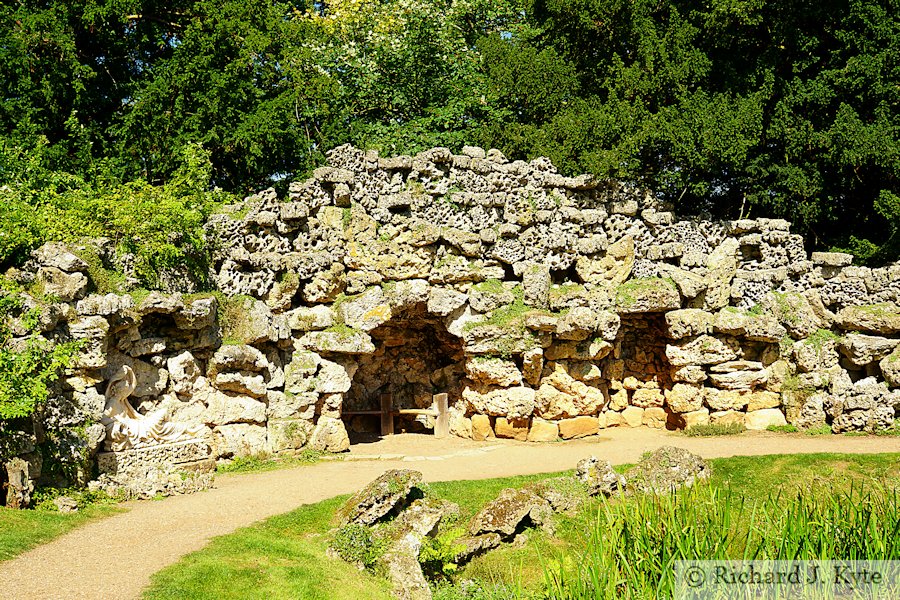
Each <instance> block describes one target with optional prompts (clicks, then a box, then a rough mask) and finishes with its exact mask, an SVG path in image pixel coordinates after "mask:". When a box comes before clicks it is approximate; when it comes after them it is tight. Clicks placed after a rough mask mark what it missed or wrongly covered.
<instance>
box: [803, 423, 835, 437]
mask: <svg viewBox="0 0 900 600" xmlns="http://www.w3.org/2000/svg"><path fill="white" fill-rule="evenodd" d="M831 434H832V431H831V425H827V424H826V425H819V426H818V427H811V428H810V429H807V430H806V435H831Z"/></svg>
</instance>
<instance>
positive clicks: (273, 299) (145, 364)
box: [16, 147, 900, 457]
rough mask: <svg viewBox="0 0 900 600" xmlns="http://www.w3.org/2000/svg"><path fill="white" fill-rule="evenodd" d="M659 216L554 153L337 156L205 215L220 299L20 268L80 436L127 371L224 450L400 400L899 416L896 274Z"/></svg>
mask: <svg viewBox="0 0 900 600" xmlns="http://www.w3.org/2000/svg"><path fill="white" fill-rule="evenodd" d="M668 208H669V207H667V206H665V205H663V204H662V203H660V202H659V201H658V200H657V199H656V198H655V197H654V196H653V195H652V194H651V193H649V192H646V191H643V190H639V189H635V188H631V187H629V186H626V185H622V184H619V183H616V182H608V181H597V180H595V179H593V178H592V177H590V176H587V175H582V176H579V177H574V178H571V177H564V176H561V175H559V174H558V173H557V172H556V171H555V169H554V168H553V166H552V164H550V162H549V161H548V160H547V159H543V158H541V159H536V160H534V161H531V162H528V163H526V162H522V161H513V162H509V161H507V160H506V159H505V158H504V157H503V156H502V155H501V154H500V153H499V152H497V151H496V150H491V151H489V152H487V153H485V152H484V151H483V150H481V149H479V148H465V149H464V152H463V154H461V155H454V154H452V153H451V152H450V151H448V150H446V149H442V148H436V149H433V150H430V151H427V152H423V153H421V154H419V155H416V156H413V157H409V156H399V157H392V158H382V157H379V156H378V155H377V154H376V153H374V152H363V151H360V150H357V149H354V148H351V147H341V148H338V149H336V150H334V151H332V152H331V153H330V155H329V164H328V166H326V167H322V168H320V169H317V170H316V171H315V172H314V174H313V176H312V177H311V178H310V179H308V180H306V181H303V182H295V183H293V184H291V185H290V192H289V194H288V196H287V197H284V198H279V197H278V196H277V194H276V193H275V192H274V191H273V190H266V191H263V192H260V193H258V194H256V195H254V196H251V197H249V198H247V199H246V200H245V201H244V203H242V204H241V205H237V206H231V207H227V209H226V210H225V211H224V212H223V213H222V214H218V215H215V216H214V217H212V218H211V219H210V221H209V224H208V232H209V238H210V240H211V242H212V243H213V246H214V248H215V252H214V261H213V262H214V268H213V279H214V281H215V283H216V285H217V287H218V289H219V290H220V291H221V292H222V293H223V295H219V296H216V297H206V298H203V297H181V296H180V295H171V294H162V293H153V294H150V295H149V296H146V297H138V298H134V297H131V296H115V295H108V296H97V295H86V294H87V292H88V290H89V285H90V283H89V281H88V278H87V277H86V276H85V273H86V271H87V268H86V265H85V264H84V263H83V262H82V261H80V259H78V258H77V257H76V256H74V255H73V254H71V253H69V252H68V251H67V250H66V249H64V248H62V247H60V246H59V245H49V246H47V247H44V248H42V249H41V250H39V251H37V252H36V253H35V256H34V260H33V261H32V262H31V263H30V264H29V265H28V266H27V268H26V269H25V270H24V271H22V272H19V273H16V276H17V277H18V278H19V279H20V280H24V281H26V282H27V281H34V282H37V283H39V284H40V286H41V289H43V290H44V291H45V292H47V293H50V294H55V295H56V296H58V297H59V298H60V300H61V302H60V303H58V304H56V305H54V306H53V307H51V308H48V309H46V311H49V312H48V315H47V323H46V327H45V329H46V331H47V332H48V335H63V336H70V337H75V338H80V339H84V340H86V344H87V345H86V347H85V352H84V355H83V357H82V359H81V361H80V362H79V365H78V369H77V370H76V372H75V373H73V374H72V375H71V376H70V377H69V378H68V379H67V380H66V390H65V391H64V394H63V396H64V397H65V398H68V399H69V400H70V401H71V403H72V404H73V405H74V406H76V407H79V408H78V410H80V411H82V413H83V415H82V417H83V418H82V417H78V418H74V420H73V421H72V422H73V423H74V424H77V423H82V424H83V423H96V422H97V421H99V417H100V413H101V412H102V410H103V404H104V395H103V394H104V390H105V382H106V381H107V380H108V379H109V376H110V375H109V374H110V373H111V372H112V371H114V370H115V368H117V367H118V366H119V365H121V364H125V363H127V364H129V365H131V366H132V367H133V368H134V370H135V372H136V374H137V377H138V380H139V385H138V388H137V389H136V391H135V393H134V394H133V397H132V403H133V404H134V405H135V406H136V408H138V410H139V411H141V412H143V413H149V412H150V411H153V410H159V409H160V408H163V409H165V411H166V412H167V414H168V416H169V418H170V419H171V420H173V421H185V422H193V423H199V424H203V425H204V426H205V427H206V428H207V431H208V437H209V439H210V440H211V446H212V449H213V450H212V451H213V453H214V455H215V456H218V457H229V456H233V455H239V454H252V453H257V452H262V451H267V452H282V451H293V450H297V449H300V448H303V447H306V446H312V447H315V448H319V449H323V450H330V451H337V450H342V449H345V448H346V447H347V443H348V439H347V433H346V428H347V425H348V424H349V425H352V427H353V428H356V429H360V430H365V429H366V428H367V427H369V426H367V425H366V423H365V422H364V420H359V419H356V420H354V418H350V417H347V416H346V415H344V414H343V413H344V412H345V411H346V412H350V411H358V410H366V409H373V408H374V407H377V402H378V395H379V394H380V393H385V392H387V393H391V394H392V396H393V397H394V398H395V405H397V406H398V407H409V408H412V407H420V408H421V407H425V406H427V405H428V403H429V401H430V396H431V394H433V393H438V392H447V393H448V394H449V395H450V401H451V406H452V421H451V429H452V432H453V433H455V434H456V435H460V436H464V437H474V438H476V439H484V438H488V437H491V436H500V437H516V438H520V439H529V440H536V441H537V440H550V439H557V437H560V436H561V437H563V438H571V437H578V436H583V435H589V434H592V433H596V432H597V431H598V430H599V429H602V428H604V427H614V426H619V427H629V426H631V427H633V426H641V425H645V426H650V427H669V428H680V427H685V426H689V425H692V424H697V423H707V422H739V423H743V424H745V425H746V426H747V427H749V428H755V429H759V428H765V427H766V426H768V425H770V424H783V423H785V422H790V423H794V424H797V425H799V426H803V427H816V426H821V425H826V424H827V425H830V426H831V427H832V429H833V430H834V431H837V432H839V431H848V430H866V431H871V430H873V429H877V428H882V427H886V426H889V425H890V424H891V423H892V422H893V419H894V418H896V417H897V415H898V410H900V391H898V390H896V387H897V386H900V350H897V348H898V345H900V310H898V308H897V304H898V295H900V267H898V266H891V267H887V268H881V269H869V268H862V267H854V266H852V264H851V263H852V257H851V256H850V255H846V254H836V253H813V254H812V256H808V255H807V253H806V251H805V250H804V247H803V241H802V238H801V237H800V236H799V235H795V234H791V233H790V225H789V223H787V222H786V221H782V220H775V219H753V220H740V221H732V222H710V221H703V220H678V219H677V218H676V216H675V215H674V214H673V213H672V212H670V210H668ZM75 253H76V254H77V251H76V252H75ZM79 418H80V419H81V420H80V421H79ZM102 437H103V436H102V435H101V434H100V433H98V432H95V435H94V436H93V438H91V439H92V440H93V442H91V443H94V444H95V445H96V446H99V445H100V444H102Z"/></svg>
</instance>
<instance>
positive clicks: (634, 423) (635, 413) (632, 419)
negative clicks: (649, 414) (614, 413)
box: [622, 406, 644, 427]
mask: <svg viewBox="0 0 900 600" xmlns="http://www.w3.org/2000/svg"><path fill="white" fill-rule="evenodd" d="M622 418H623V419H624V420H625V424H626V425H628V426H629V427H640V426H641V425H642V424H643V422H644V409H643V408H639V407H637V406H629V407H627V408H626V409H625V410H623V411H622Z"/></svg>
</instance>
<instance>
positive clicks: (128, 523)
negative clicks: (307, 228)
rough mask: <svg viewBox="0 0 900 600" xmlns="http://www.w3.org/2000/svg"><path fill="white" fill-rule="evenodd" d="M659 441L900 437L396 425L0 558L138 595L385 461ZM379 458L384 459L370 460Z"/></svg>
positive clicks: (556, 453)
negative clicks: (521, 432) (439, 433)
mask: <svg viewBox="0 0 900 600" xmlns="http://www.w3.org/2000/svg"><path fill="white" fill-rule="evenodd" d="M664 444H674V445H678V446H681V447H683V448H687V449H689V450H691V451H693V452H696V453H698V454H700V455H701V456H704V457H706V458H715V457H723V456H734V455H760V454H782V453H810V452H845V453H875V452H900V438H889V437H880V438H876V437H853V438H848V437H843V436H841V437H838V436H822V437H810V436H806V435H797V436H793V435H790V436H788V435H781V434H771V433H765V432H763V433H754V434H745V435H742V436H740V437H721V438H687V437H684V436H681V435H676V434H671V433H667V432H662V431H656V430H650V429H630V430H629V429H622V430H615V429H610V430H607V431H604V432H603V435H602V436H600V437H594V438H590V439H587V440H576V441H571V442H562V443H552V444H541V445H538V444H526V443H521V442H514V441H508V440H492V441H489V442H482V443H476V442H471V441H466V440H460V439H455V438H454V439H447V440H436V439H434V438H433V437H431V436H425V435H396V436H392V437H390V438H385V439H384V440H381V441H378V442H375V443H372V444H358V445H355V446H354V447H353V449H352V451H351V453H350V455H349V456H348V457H347V460H343V461H323V462H321V463H318V464H316V465H312V466H307V467H298V468H293V469H284V470H279V471H270V472H265V473H252V474H242V475H226V476H221V477H219V478H218V479H217V480H216V487H215V488H214V489H211V490H207V491H205V492H201V493H198V494H193V495H190V496H178V497H173V498H167V499H165V500H163V501H160V502H150V501H145V502H132V503H129V504H127V505H126V506H127V507H128V508H129V509H130V510H128V512H125V513H122V514H118V515H114V516H112V517H109V518H106V519H102V520H99V521H96V522H93V523H90V524H88V525H86V526H84V527H81V528H79V529H76V530H74V531H71V532H69V533H68V534H66V535H64V536H62V537H60V538H58V539H56V540H54V541H52V542H50V543H48V544H45V545H43V546H39V547H37V548H34V549H33V550H31V551H29V552H26V553H24V554H22V555H20V556H19V557H17V558H15V559H12V560H9V561H6V562H3V563H0V596H2V597H3V598H7V599H10V600H26V599H28V600H38V599H45V598H46V599H65V600H74V599H81V598H89V599H103V600H115V599H120V598H122V599H131V598H138V597H139V596H140V593H141V590H142V589H143V588H144V587H145V586H146V585H147V584H148V583H149V580H150V576H151V575H152V574H153V573H155V572H156V571H159V570H160V569H162V568H163V567H165V566H167V565H170V564H172V563H174V562H176V561H177V560H178V559H179V558H180V557H182V556H184V555H185V554H187V553H189V552H193V551H195V550H199V549H200V548H202V547H203V546H205V545H206V543H207V542H208V541H209V540H210V539H211V538H213V537H215V536H220V535H224V534H227V533H230V532H232V531H234V530H235V529H237V528H239V527H244V526H247V525H250V524H251V523H254V522H256V521H259V520H261V519H265V518H266V517H269V516H272V515H276V514H279V513H284V512H287V511H290V510H292V509H294V508H296V507H297V506H300V505H302V504H308V503H313V502H318V501H319V500H323V499H326V498H330V497H332V496H336V495H338V494H344V493H349V492H353V491H356V490H358V489H359V488H361V487H362V486H364V485H365V484H366V483H368V482H369V481H371V480H372V479H374V478H375V477H377V476H378V475H380V474H381V473H382V472H384V471H385V470H387V469H393V468H411V469H416V470H419V471H422V473H423V474H424V476H425V480H426V481H432V482H433V481H446V480H453V479H487V478H492V477H501V476H507V475H524V474H529V473H542V472H553V471H562V470H565V469H571V468H574V466H575V463H576V462H577V461H578V460H579V459H581V458H584V457H585V456H588V455H590V454H594V455H596V456H598V457H601V458H604V459H607V460H609V461H611V462H612V463H613V464H621V463H626V462H635V461H637V460H638V459H639V458H640V456H641V454H642V453H643V452H645V451H648V450H653V449H655V448H657V447H659V446H661V445H664ZM373 457H377V460H373Z"/></svg>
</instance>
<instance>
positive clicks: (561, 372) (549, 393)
mask: <svg viewBox="0 0 900 600" xmlns="http://www.w3.org/2000/svg"><path fill="white" fill-rule="evenodd" d="M546 369H552V371H551V372H550V374H549V375H547V376H545V377H544V378H543V379H542V380H541V386H540V387H539V388H538V390H537V394H536V396H535V404H536V407H537V411H538V414H539V415H540V416H541V417H543V418H545V419H559V418H571V417H577V416H580V415H594V414H597V413H598V412H599V411H600V409H602V408H603V406H604V405H605V404H606V396H605V395H604V394H603V392H602V391H601V390H600V389H599V388H596V387H593V386H590V385H587V384H585V383H583V382H581V381H578V380H576V379H575V378H574V377H572V376H571V375H569V373H568V372H567V371H566V369H565V367H564V366H563V365H562V364H560V363H551V364H548V366H547V367H546Z"/></svg>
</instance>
